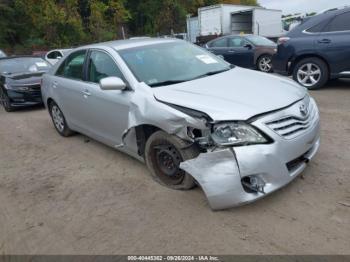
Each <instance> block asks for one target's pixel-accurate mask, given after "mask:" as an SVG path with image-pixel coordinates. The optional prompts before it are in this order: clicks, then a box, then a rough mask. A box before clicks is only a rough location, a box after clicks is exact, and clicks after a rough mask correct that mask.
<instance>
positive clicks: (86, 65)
mask: <svg viewBox="0 0 350 262" xmlns="http://www.w3.org/2000/svg"><path fill="white" fill-rule="evenodd" d="M93 51H98V52H103V53H105V54H106V55H108V56H109V58H111V59H112V60H113V62H114V63H115V65H116V67H117V68H118V69H119V71H120V73H121V74H122V78H121V79H122V80H123V81H124V82H125V83H126V85H127V86H129V82H128V81H127V80H126V78H125V75H124V73H123V71H122V70H121V69H120V66H119V64H118V62H117V61H116V60H115V59H114V57H113V56H112V55H111V54H110V53H109V52H108V51H106V50H104V49H100V48H90V49H89V50H88V52H87V56H86V57H85V59H86V61H85V64H84V79H85V82H87V83H89V84H94V85H99V84H98V83H95V82H91V81H89V80H88V79H89V65H90V57H91V53H92V52H93Z"/></svg>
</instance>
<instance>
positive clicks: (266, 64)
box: [257, 55, 272, 73]
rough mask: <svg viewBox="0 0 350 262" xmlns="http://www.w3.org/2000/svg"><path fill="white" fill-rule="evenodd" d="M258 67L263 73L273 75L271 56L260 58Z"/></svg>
mask: <svg viewBox="0 0 350 262" xmlns="http://www.w3.org/2000/svg"><path fill="white" fill-rule="evenodd" d="M257 67H258V69H259V71H261V72H265V73H271V72H272V57H271V55H262V56H261V57H259V59H258V63H257Z"/></svg>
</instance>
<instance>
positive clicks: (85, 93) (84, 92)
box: [82, 89, 91, 97]
mask: <svg viewBox="0 0 350 262" xmlns="http://www.w3.org/2000/svg"><path fill="white" fill-rule="evenodd" d="M82 93H83V95H84V96H85V97H87V96H91V93H90V92H89V90H87V89H85V90H84V91H83V92H82Z"/></svg>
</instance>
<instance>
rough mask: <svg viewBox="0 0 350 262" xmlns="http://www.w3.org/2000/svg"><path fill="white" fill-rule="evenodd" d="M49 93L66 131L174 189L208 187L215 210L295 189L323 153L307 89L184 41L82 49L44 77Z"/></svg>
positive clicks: (62, 131)
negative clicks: (135, 163)
mask: <svg viewBox="0 0 350 262" xmlns="http://www.w3.org/2000/svg"><path fill="white" fill-rule="evenodd" d="M42 94H43V101H44V103H45V105H46V106H47V108H48V110H49V112H50V115H51V117H52V120H53V123H54V126H55V128H56V130H57V131H58V133H59V134H61V135H62V136H70V135H72V134H74V133H75V132H79V133H82V134H85V135H87V136H89V137H92V138H94V139H96V140H98V141H100V142H102V143H104V144H107V145H109V146H111V147H114V148H116V149H118V150H121V151H123V152H125V153H127V154H129V155H131V156H133V157H135V158H137V159H139V160H141V161H144V162H145V163H146V165H147V167H148V168H149V170H150V173H151V175H152V177H153V178H154V179H155V180H156V181H158V182H159V183H160V184H162V185H165V186H167V187H170V188H173V189H179V190H188V189H191V188H193V187H195V186H196V185H200V186H201V188H202V189H203V191H204V193H205V194H206V196H207V198H208V201H209V204H210V206H211V208H212V209H214V210H218V209H225V208H230V207H233V206H237V205H242V204H245V203H249V202H252V201H255V200H257V199H260V198H262V197H264V196H266V195H268V194H270V193H272V192H273V191H275V190H277V189H279V188H281V187H283V186H285V185H287V184H288V183H289V182H291V181H292V180H293V179H295V178H296V177H297V176H298V174H300V173H301V172H302V171H303V170H304V169H305V167H306V165H307V163H308V162H309V160H311V158H312V157H313V156H314V155H315V154H316V152H317V150H318V147H319V141H320V137H319V112H318V108H317V105H316V103H315V101H314V100H313V99H312V98H311V97H310V96H309V94H308V93H307V91H306V89H305V88H303V87H301V86H299V85H297V84H296V83H294V82H292V81H290V80H288V79H283V78H279V77H276V76H273V75H268V74H264V73H259V72H255V71H251V70H247V69H243V68H239V67H235V66H232V65H230V64H228V63H227V62H225V61H223V60H222V59H220V58H218V57H216V56H215V55H213V54H211V53H208V52H207V51H205V50H204V49H202V48H200V47H197V46H194V45H192V44H189V43H186V42H184V41H180V40H174V39H135V40H126V41H114V42H108V43H101V44H94V45H90V46H85V47H80V48H78V49H75V50H73V51H72V52H71V53H70V54H69V55H67V56H66V57H65V58H64V59H62V60H61V61H60V62H59V63H57V64H56V65H55V67H54V68H53V69H52V70H51V72H50V73H48V74H46V75H45V76H44V78H43V83H42Z"/></svg>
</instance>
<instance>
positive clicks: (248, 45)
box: [244, 44, 253, 49]
mask: <svg viewBox="0 0 350 262" xmlns="http://www.w3.org/2000/svg"><path fill="white" fill-rule="evenodd" d="M244 47H245V48H248V49H253V46H252V45H251V44H245V45H244Z"/></svg>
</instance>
